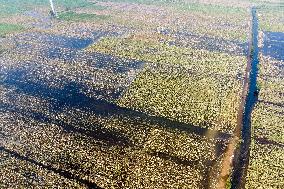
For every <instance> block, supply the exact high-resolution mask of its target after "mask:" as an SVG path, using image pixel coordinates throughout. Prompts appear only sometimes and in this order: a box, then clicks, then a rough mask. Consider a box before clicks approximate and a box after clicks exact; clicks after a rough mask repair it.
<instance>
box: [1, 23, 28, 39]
mask: <svg viewBox="0 0 284 189" xmlns="http://www.w3.org/2000/svg"><path fill="white" fill-rule="evenodd" d="M24 29H25V28H24V27H23V26H21V25H16V24H7V23H0V37H5V36H6V35H8V34H11V33H16V32H20V31H22V30H24Z"/></svg>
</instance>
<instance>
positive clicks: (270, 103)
mask: <svg viewBox="0 0 284 189" xmlns="http://www.w3.org/2000/svg"><path fill="white" fill-rule="evenodd" d="M258 102H260V103H263V104H266V105H272V106H278V107H280V108H284V104H283V103H276V102H270V101H265V100H259V101H258Z"/></svg>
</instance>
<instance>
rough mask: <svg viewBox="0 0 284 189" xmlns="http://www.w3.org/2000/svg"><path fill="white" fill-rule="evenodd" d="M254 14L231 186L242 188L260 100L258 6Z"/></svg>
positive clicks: (237, 188)
mask: <svg viewBox="0 0 284 189" xmlns="http://www.w3.org/2000/svg"><path fill="white" fill-rule="evenodd" d="M251 14H252V28H251V30H252V31H251V32H252V33H251V42H250V48H249V49H250V52H249V53H250V55H249V64H250V65H249V66H250V71H249V80H248V91H247V96H246V100H245V105H244V112H243V116H242V129H241V139H242V142H241V143H240V145H239V148H238V149H237V150H236V152H235V155H234V160H233V172H232V177H231V184H232V186H231V188H232V189H241V188H245V182H246V173H247V168H248V164H249V155H250V154H249V153H250V144H251V113H252V110H253V107H254V105H255V104H256V102H257V100H258V92H259V91H258V90H259V89H258V87H257V74H258V64H259V60H258V53H259V49H258V18H257V8H256V7H253V8H252V10H251Z"/></svg>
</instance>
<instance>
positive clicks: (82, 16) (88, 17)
mask: <svg viewBox="0 0 284 189" xmlns="http://www.w3.org/2000/svg"><path fill="white" fill-rule="evenodd" d="M58 17H59V19H61V20H64V21H72V22H84V21H93V20H107V19H109V18H110V16H106V15H96V14H87V13H76V12H72V11H70V12H62V13H59V15H58Z"/></svg>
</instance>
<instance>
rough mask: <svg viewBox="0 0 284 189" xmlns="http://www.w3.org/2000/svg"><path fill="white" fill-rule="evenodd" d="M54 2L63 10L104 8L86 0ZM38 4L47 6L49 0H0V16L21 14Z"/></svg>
mask: <svg viewBox="0 0 284 189" xmlns="http://www.w3.org/2000/svg"><path fill="white" fill-rule="evenodd" d="M54 3H55V6H56V7H59V8H62V9H64V10H73V9H76V8H79V7H88V8H91V9H95V10H102V9H104V8H105V7H102V6H99V5H96V3H93V2H90V1H88V0H72V1H70V0H57V1H55V2H54ZM39 6H41V7H47V8H49V6H50V5H49V0H26V1H23V0H9V1H7V0H0V16H1V17H8V16H10V15H15V14H21V13H23V12H24V11H28V10H34V9H36V8H37V7H39Z"/></svg>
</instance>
